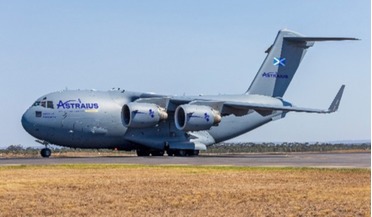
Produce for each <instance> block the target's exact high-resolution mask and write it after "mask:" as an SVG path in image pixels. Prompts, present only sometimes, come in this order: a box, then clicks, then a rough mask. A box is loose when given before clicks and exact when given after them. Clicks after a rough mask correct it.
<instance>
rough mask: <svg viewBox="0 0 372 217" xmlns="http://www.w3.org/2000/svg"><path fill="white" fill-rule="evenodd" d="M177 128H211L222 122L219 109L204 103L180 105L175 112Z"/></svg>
mask: <svg viewBox="0 0 372 217" xmlns="http://www.w3.org/2000/svg"><path fill="white" fill-rule="evenodd" d="M174 119H175V124H176V127H177V129H179V130H183V131H198V130H209V129H210V128H211V127H212V126H217V125H218V124H219V123H220V122H221V115H220V113H219V112H218V111H216V110H214V109H213V108H211V107H209V106H204V105H189V104H186V105H180V106H178V107H177V109H176V112H175V113H174Z"/></svg>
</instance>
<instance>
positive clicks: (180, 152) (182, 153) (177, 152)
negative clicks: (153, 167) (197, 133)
mask: <svg viewBox="0 0 372 217" xmlns="http://www.w3.org/2000/svg"><path fill="white" fill-rule="evenodd" d="M167 154H168V156H177V157H187V156H198V155H199V150H184V149H169V150H167ZM150 155H151V156H163V155H164V151H163V150H148V149H137V156H138V157H144V156H150Z"/></svg>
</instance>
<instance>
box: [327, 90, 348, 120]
mask: <svg viewBox="0 0 372 217" xmlns="http://www.w3.org/2000/svg"><path fill="white" fill-rule="evenodd" d="M344 89H345V85H342V86H341V88H340V90H339V91H338V93H337V95H336V97H335V99H334V100H333V101H332V103H331V105H330V106H329V108H328V113H332V112H335V111H337V109H338V106H339V105H340V102H341V98H342V94H343V93H344Z"/></svg>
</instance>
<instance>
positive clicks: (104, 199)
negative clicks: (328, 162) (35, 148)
mask: <svg viewBox="0 0 372 217" xmlns="http://www.w3.org/2000/svg"><path fill="white" fill-rule="evenodd" d="M370 182H371V171H370V170H369V169H304V168H297V169H294V168H257V167H256V168H249V167H204V166H195V167H191V166H140V165H88V164H84V165H58V166H4V167H0V216H370V215H371V196H370V193H371V186H370Z"/></svg>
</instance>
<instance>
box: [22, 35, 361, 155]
mask: <svg viewBox="0 0 372 217" xmlns="http://www.w3.org/2000/svg"><path fill="white" fill-rule="evenodd" d="M340 40H357V39H355V38H339V37H332V38H330V37H305V36H303V35H301V34H298V33H296V32H293V31H290V30H287V29H284V30H281V31H279V33H278V35H277V37H276V39H275V41H274V44H273V45H272V46H270V48H269V49H267V51H266V53H267V57H266V59H265V60H264V62H263V64H262V66H261V68H260V69H259V70H258V73H257V74H256V77H255V78H254V80H253V82H252V83H251V85H250V87H249V88H248V90H247V91H246V92H245V93H244V94H237V95H216V96H169V95H159V94H153V93H141V92H130V91H124V90H120V89H118V90H111V91H95V90H65V91H59V92H53V93H50V94H47V95H44V96H42V97H40V98H39V99H37V100H36V101H35V103H34V104H32V106H31V107H30V108H29V109H28V110H27V111H26V112H25V113H24V115H23V116H22V125H23V127H24V129H25V130H26V131H27V132H28V133H29V134H31V135H32V136H34V137H36V138H37V140H36V141H37V142H39V143H42V144H44V145H45V148H43V149H42V150H41V152H40V153H41V156H43V157H49V156H50V155H51V150H50V149H49V148H48V145H49V144H55V145H60V146H66V147H72V148H89V149H98V148H99V149H118V150H136V151H137V155H138V156H150V155H152V156H162V155H164V153H165V152H167V154H168V155H169V156H194V155H198V154H199V151H200V150H206V148H207V147H208V146H209V145H212V144H215V143H218V142H222V141H225V140H228V139H231V138H234V137H236V136H239V135H242V134H244V133H246V132H248V131H251V130H253V129H255V128H257V127H259V126H262V125H264V124H266V123H268V122H271V121H273V120H277V119H281V118H284V117H285V116H286V114H287V113H288V112H310V113H323V114H324V113H332V112H335V111H337V109H338V107H339V104H340V100H341V97H342V93H343V91H344V87H345V86H344V85H342V86H341V88H340V90H339V91H338V93H337V94H336V97H335V98H334V100H333V101H332V103H331V105H330V106H329V108H328V109H327V110H322V109H309V108H301V107H295V106H293V105H292V104H291V103H289V102H287V101H285V100H284V99H283V96H284V93H285V91H286V90H287V88H288V85H289V84H290V82H291V81H292V79H293V76H294V75H295V73H296V71H297V68H298V66H299V65H300V62H301V60H302V58H303V57H304V55H305V53H306V51H307V49H308V48H309V47H311V46H313V45H314V42H319V41H340Z"/></svg>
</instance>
